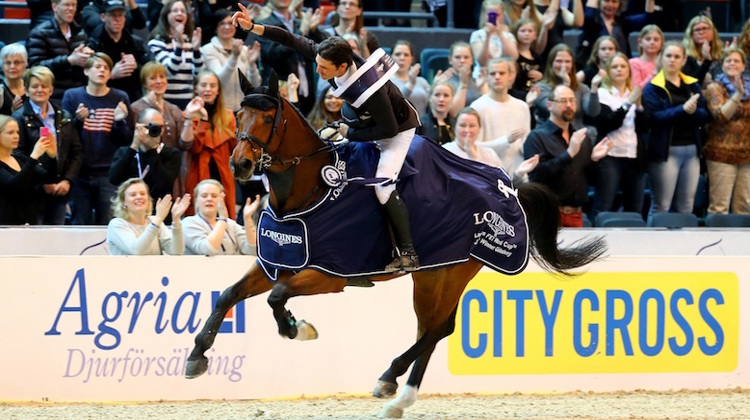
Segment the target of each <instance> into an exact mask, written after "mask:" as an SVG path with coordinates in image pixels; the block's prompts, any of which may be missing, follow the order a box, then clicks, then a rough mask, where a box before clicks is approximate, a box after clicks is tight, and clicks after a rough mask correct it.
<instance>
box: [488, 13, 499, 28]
mask: <svg viewBox="0 0 750 420" xmlns="http://www.w3.org/2000/svg"><path fill="white" fill-rule="evenodd" d="M487 22H488V23H491V24H493V25H496V24H497V12H487Z"/></svg>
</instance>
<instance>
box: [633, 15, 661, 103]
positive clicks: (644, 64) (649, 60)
mask: <svg viewBox="0 0 750 420" xmlns="http://www.w3.org/2000/svg"><path fill="white" fill-rule="evenodd" d="M663 46H664V33H663V32H662V31H661V29H660V28H659V27H658V26H656V25H646V26H644V27H643V29H641V33H640V34H639V35H638V57H634V58H631V59H630V70H631V74H630V76H631V79H632V82H633V86H638V87H639V88H641V89H643V88H644V87H646V84H648V82H650V81H651V79H652V78H653V77H654V76H655V75H656V63H657V61H659V55H660V54H661V49H662V47H663Z"/></svg>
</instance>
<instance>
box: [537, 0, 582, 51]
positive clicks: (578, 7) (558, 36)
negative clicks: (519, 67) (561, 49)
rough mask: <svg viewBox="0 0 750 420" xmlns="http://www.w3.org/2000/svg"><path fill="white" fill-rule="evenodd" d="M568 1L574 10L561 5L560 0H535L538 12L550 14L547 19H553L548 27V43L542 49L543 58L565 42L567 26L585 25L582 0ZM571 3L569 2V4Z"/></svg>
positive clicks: (577, 26) (578, 26)
mask: <svg viewBox="0 0 750 420" xmlns="http://www.w3.org/2000/svg"><path fill="white" fill-rule="evenodd" d="M568 3H572V4H573V11H570V10H568V7H560V4H561V1H560V0H534V4H535V5H536V8H537V10H538V12H540V13H541V14H545V15H546V14H548V13H549V14H550V16H549V17H547V16H545V19H544V20H545V21H548V19H549V20H552V17H553V16H554V20H552V22H553V23H552V24H550V26H549V27H548V29H547V45H546V47H545V48H544V51H542V53H541V56H542V60H544V61H546V60H547V59H548V57H549V54H550V51H552V49H553V48H554V47H555V46H557V45H559V44H563V43H565V36H564V32H565V29H566V28H571V29H573V28H580V27H582V26H583V20H584V14H583V3H582V0H570V1H569V2H568ZM568 5H569V4H568Z"/></svg>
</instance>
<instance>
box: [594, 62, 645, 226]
mask: <svg viewBox="0 0 750 420" xmlns="http://www.w3.org/2000/svg"><path fill="white" fill-rule="evenodd" d="M605 71H606V76H605V77H604V81H603V82H602V87H601V88H600V89H599V103H600V105H601V112H600V113H599V115H598V116H597V117H596V128H597V132H598V133H599V139H598V140H599V141H603V140H604V139H605V138H608V139H609V140H610V142H611V143H612V149H610V150H609V152H608V153H607V156H605V157H603V158H602V159H601V160H600V161H599V165H597V167H598V176H597V178H596V182H595V186H596V190H595V193H594V205H593V208H592V210H591V217H592V219H596V215H597V214H598V213H600V212H603V211H615V210H616V208H615V207H614V202H615V195H616V194H617V191H618V190H619V191H622V195H623V202H622V207H623V210H625V211H629V212H636V213H638V214H641V213H642V212H643V192H644V190H645V188H646V166H647V158H646V141H645V138H644V135H645V132H646V130H647V129H648V126H647V120H646V116H645V114H644V112H643V106H642V105H641V88H640V87H638V86H636V85H633V83H632V79H631V77H630V63H629V62H628V57H627V56H625V54H623V53H621V52H620V53H615V55H614V56H613V57H612V58H611V59H610V60H609V61H607V66H606V68H605Z"/></svg>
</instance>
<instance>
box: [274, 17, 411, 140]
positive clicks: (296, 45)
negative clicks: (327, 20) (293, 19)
mask: <svg viewBox="0 0 750 420" xmlns="http://www.w3.org/2000/svg"><path fill="white" fill-rule="evenodd" d="M263 37H264V38H268V39H269V40H271V41H274V42H278V43H280V44H282V45H285V46H287V47H289V48H291V49H293V50H295V51H297V52H298V53H300V54H301V55H303V56H304V57H306V58H309V59H310V60H315V56H316V54H317V53H316V46H317V44H316V43H315V42H314V41H312V40H310V39H307V38H305V37H302V36H299V35H295V34H291V33H289V32H288V31H285V30H283V29H280V28H276V27H274V26H265V32H264V33H263ZM353 59H354V64H356V65H357V66H361V65H363V64H364V63H365V60H364V59H363V58H362V57H360V56H359V55H357V54H354V57H353ZM328 82H329V83H330V84H331V86H333V87H334V88H336V87H337V86H336V83H335V82H334V81H333V79H331V80H329V81H328ZM352 109H353V110H355V112H356V113H357V115H358V116H359V117H360V119H362V118H363V117H364V118H365V119H370V120H371V121H372V122H371V123H366V124H361V125H359V124H355V125H353V126H350V127H349V131H348V132H347V135H346V137H347V138H348V139H349V140H350V141H374V140H382V139H389V138H391V137H394V136H396V134H398V133H401V132H403V131H406V130H409V129H412V128H417V127H419V126H420V125H421V124H420V122H419V114H418V113H417V111H416V110H415V109H414V107H413V106H412V105H411V104H410V103H409V101H408V100H406V98H404V96H403V95H402V94H401V91H400V90H399V89H398V87H396V85H394V84H393V83H392V82H391V81H388V82H386V84H385V85H383V87H382V88H381V89H378V91H377V92H375V93H373V95H372V96H371V97H370V98H369V99H368V100H367V101H365V103H364V104H362V106H360V107H359V108H354V107H352Z"/></svg>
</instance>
